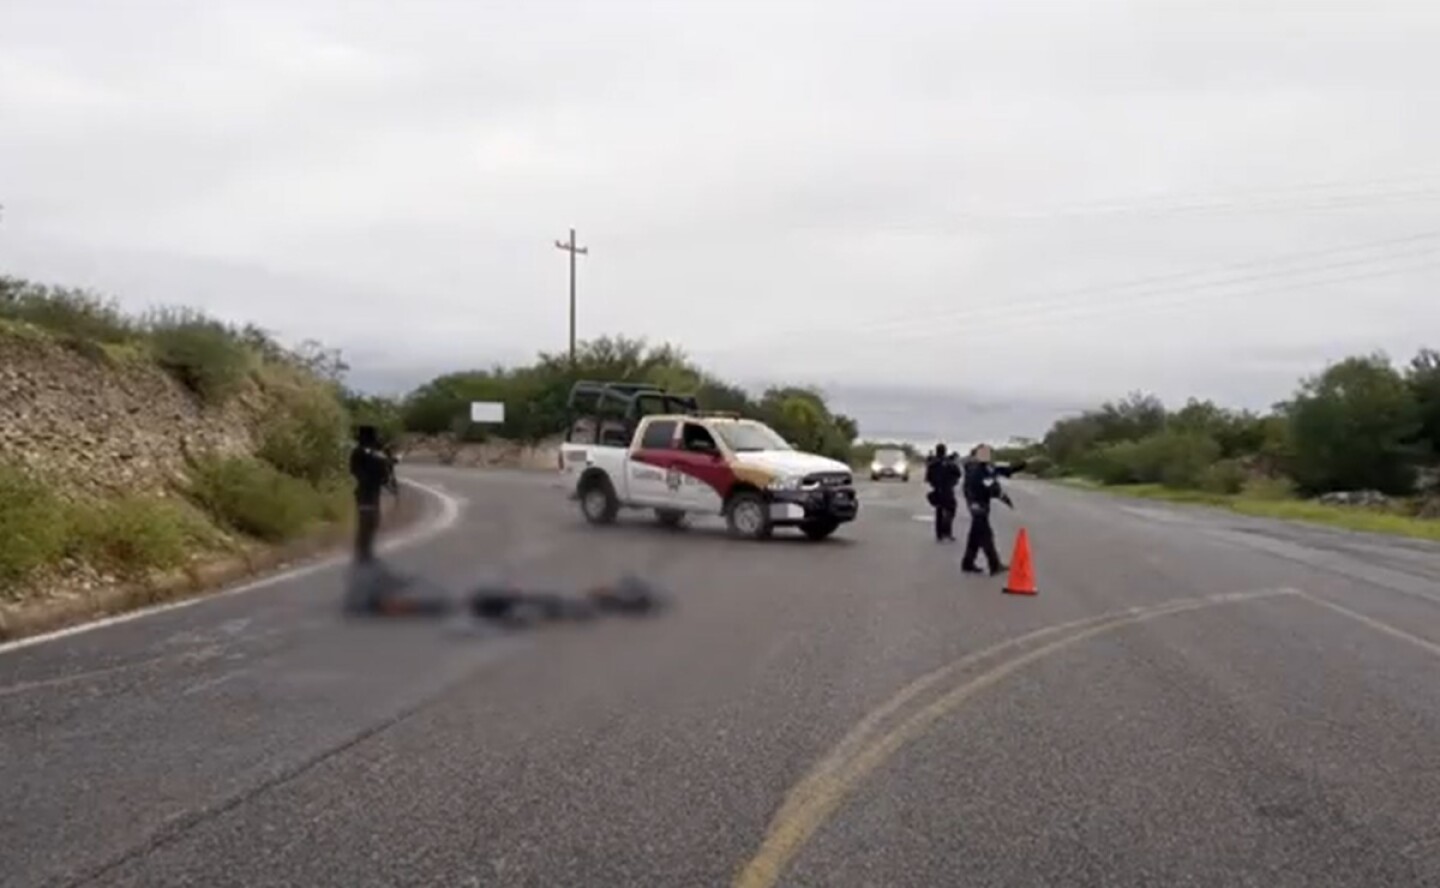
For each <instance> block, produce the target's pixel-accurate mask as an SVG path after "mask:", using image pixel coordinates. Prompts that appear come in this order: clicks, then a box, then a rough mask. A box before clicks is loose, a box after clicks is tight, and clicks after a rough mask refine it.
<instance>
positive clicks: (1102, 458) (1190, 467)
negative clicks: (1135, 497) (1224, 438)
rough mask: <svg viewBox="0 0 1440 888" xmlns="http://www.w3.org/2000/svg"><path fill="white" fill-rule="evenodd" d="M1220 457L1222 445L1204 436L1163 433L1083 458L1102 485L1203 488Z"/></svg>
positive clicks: (1123, 443) (1087, 470) (1087, 471)
mask: <svg viewBox="0 0 1440 888" xmlns="http://www.w3.org/2000/svg"><path fill="white" fill-rule="evenodd" d="M1219 457H1220V446H1219V445H1218V444H1216V443H1215V441H1214V440H1213V439H1211V438H1209V437H1206V436H1204V435H1196V434H1189V433H1185V432H1161V433H1160V434H1158V435H1151V436H1149V437H1148V438H1142V439H1140V440H1139V441H1120V442H1117V443H1115V444H1109V445H1106V446H1104V447H1101V448H1099V449H1097V450H1095V451H1092V452H1091V453H1090V455H1089V457H1088V458H1086V459H1084V460H1082V463H1081V465H1082V469H1083V471H1084V472H1085V474H1087V475H1089V476H1091V477H1093V478H1094V479H1095V480H1097V481H1099V482H1100V483H1101V484H1111V485H1113V484H1163V485H1164V486H1166V487H1169V488H1172V489H1178V490H1193V489H1197V488H1199V487H1200V484H1201V480H1202V478H1203V477H1204V475H1205V472H1206V471H1207V470H1208V469H1209V468H1210V467H1211V466H1212V465H1214V464H1215V462H1216V461H1217V460H1218V459H1219Z"/></svg>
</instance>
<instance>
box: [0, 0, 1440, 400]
mask: <svg viewBox="0 0 1440 888" xmlns="http://www.w3.org/2000/svg"><path fill="white" fill-rule="evenodd" d="M1437 46H1440V3H1436V2H1433V0H1416V2H1409V3H1401V2H1388V3H1387V2H1375V0H1371V2H1358V0H1357V2H1339V0H1328V2H1293V3H1279V2H1268V0H1240V2H1219V0H1204V2H1182V0H1110V2H1106V0H1086V2H1053V3H1034V2H1023V0H1020V2H1000V0H991V2H984V3H975V2H962V0H954V2H948V3H944V2H936V3H904V2H888V3H881V2H878V0H877V2H866V3H854V2H843V0H822V2H785V0H775V2H766V3H759V2H754V3H747V2H737V0H727V2H713V3H711V2H705V3H700V2H682V0H674V2H659V0H656V2H625V0H606V2H592V3H584V4H582V3H578V2H573V3H571V2H566V3H562V2H546V0H530V2H504V3H502V2H485V0H476V2H459V0H457V2H423V0H406V2H404V3H401V2H398V0H395V2H386V3H380V2H362V0H335V2H321V0H288V2H258V0H246V2H221V0H204V2H200V0H195V2H188V3H179V2H175V3H164V2H158V0H151V2H138V0H129V2H121V0H108V2H89V3H79V2H67V0H0V202H3V204H4V215H3V217H0V270H7V271H9V272H11V273H17V274H20V275H24V276H29V277H35V278H42V279H46V280H53V281H59V282H68V283H74V284H81V285H87V286H92V287H96V288H100V289H103V290H105V291H107V292H111V293H114V294H115V295H117V296H118V297H120V298H121V299H122V301H123V302H125V303H126V304H127V305H131V306H135V307H144V306H146V305H148V304H151V303H157V302H183V303H188V304H192V305H197V306H202V307H204V308H206V309H208V310H210V311H212V312H214V313H216V314H218V315H221V316H223V317H227V318H233V319H245V320H254V321H257V322H259V323H261V324H262V325H264V326H268V327H270V328H272V329H274V330H276V331H277V332H279V333H280V334H281V335H282V336H284V337H286V338H289V339H292V340H298V339H301V338H305V337H316V338H320V339H323V340H325V341H326V342H327V343H329V344H333V345H337V346H340V347H342V348H344V349H345V350H346V352H347V353H348V354H349V355H350V357H351V360H352V362H353V363H354V364H355V379H356V381H357V382H360V383H362V384H365V385H370V386H378V387H384V388H397V387H399V388H404V387H406V386H408V385H410V384H413V383H415V382H417V381H419V380H421V379H423V378H425V377H427V376H428V375H431V374H433V373H435V372H437V371H440V370H446V369H456V368H461V367H464V366H471V365H479V366H484V365H488V364H490V363H492V362H494V361H508V360H516V359H524V358H527V357H528V356H530V355H532V354H533V353H534V352H535V351H536V350H539V349H547V350H560V349H563V348H564V346H565V342H566V335H567V333H566V317H567V315H566V311H567V309H566V289H565V288H566V258H565V254H564V253H562V252H560V251H559V250H557V249H555V247H554V241H555V239H556V238H563V237H564V235H565V232H566V229H567V228H569V227H570V226H572V225H573V226H575V227H576V228H578V229H579V236H580V240H581V243H582V244H584V245H587V246H588V247H589V248H590V254H589V255H588V256H585V257H582V258H581V260H580V313H579V315H580V325H579V326H580V336H581V337H582V338H585V337H590V336H594V335H597V334H601V333H613V332H623V333H626V334H629V335H644V336H647V337H649V338H651V339H654V340H661V339H669V340H673V341H676V342H679V343H681V344H683V345H684V347H686V348H687V349H688V350H689V351H690V352H691V353H692V354H693V355H694V356H695V357H697V358H700V359H702V360H703V361H705V362H706V363H707V364H708V365H709V366H711V367H713V368H715V369H716V370H718V371H721V372H722V373H724V374H726V375H728V376H731V377H732V378H739V379H742V380H747V381H761V380H770V379H786V380H789V379H795V380H799V381H812V382H820V383H825V384H830V385H834V386H838V387H840V388H843V389H856V388H866V387H879V388H887V389H888V388H896V387H898V388H905V387H911V386H922V385H933V384H941V385H945V386H950V387H953V388H954V389H956V390H958V391H961V392H962V393H964V397H965V398H968V399H969V401H970V402H978V401H983V402H985V403H989V404H992V405H993V403H994V402H1003V403H1011V404H1021V405H1031V406H1033V407H1034V408H1035V409H1037V410H1039V411H1041V412H1044V411H1045V410H1052V409H1062V408H1063V407H1065V406H1068V405H1072V404H1079V403H1085V402H1088V401H1091V400H1094V399H1098V398H1103V397H1108V396H1112V395H1117V394H1122V393H1124V392H1125V391H1127V390H1130V389H1134V388H1145V389H1148V390H1151V391H1155V392H1157V393H1159V394H1160V395H1162V396H1163V397H1165V398H1166V399H1167V400H1174V401H1183V399H1184V398H1185V397H1186V396H1188V395H1191V394H1196V395H1201V396H1208V397H1215V398H1220V399H1224V400H1226V401H1229V402H1232V403H1239V404H1246V405H1250V406H1265V405H1268V404H1269V403H1271V402H1272V401H1274V400H1276V399H1277V398H1279V397H1282V396H1284V395H1286V394H1287V393H1288V392H1289V391H1290V389H1291V388H1292V387H1293V383H1294V380H1295V379H1296V378H1297V377H1298V376H1300V375H1301V374H1303V373H1306V372H1309V371H1312V370H1315V369H1319V367H1321V366H1323V364H1324V363H1325V361H1326V360H1328V359H1333V358H1336V357H1339V356H1343V355H1345V354H1349V353H1354V352H1357V351H1369V350H1373V349H1384V350H1387V351H1389V352H1390V353H1391V354H1392V355H1393V356H1395V357H1396V358H1397V359H1406V360H1408V358H1409V357H1410V355H1411V354H1413V352H1414V351H1415V350H1416V349H1417V348H1418V347H1419V346H1420V345H1422V340H1423V339H1425V337H1427V336H1428V337H1429V340H1430V342H1429V344H1431V345H1437V346H1440V297H1437V289H1440V288H1437V286H1436V285H1437V284H1440V52H1437V50H1436V47H1437ZM881 400H883V396H882V398H881Z"/></svg>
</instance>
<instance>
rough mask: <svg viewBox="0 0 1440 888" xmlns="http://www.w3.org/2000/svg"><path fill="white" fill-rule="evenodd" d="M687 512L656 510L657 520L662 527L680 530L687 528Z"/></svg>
mask: <svg viewBox="0 0 1440 888" xmlns="http://www.w3.org/2000/svg"><path fill="white" fill-rule="evenodd" d="M685 518H686V515H685V512H684V511H683V510H681V509H656V510H655V520H656V521H658V522H660V526H661V527H668V528H671V529H672V530H679V529H681V528H683V527H684V526H685Z"/></svg>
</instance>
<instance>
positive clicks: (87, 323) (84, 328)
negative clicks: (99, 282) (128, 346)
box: [0, 278, 140, 343]
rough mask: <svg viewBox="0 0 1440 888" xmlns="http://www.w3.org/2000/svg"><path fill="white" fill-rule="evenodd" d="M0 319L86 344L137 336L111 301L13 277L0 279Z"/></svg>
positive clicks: (132, 326) (133, 326)
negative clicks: (24, 324)
mask: <svg viewBox="0 0 1440 888" xmlns="http://www.w3.org/2000/svg"><path fill="white" fill-rule="evenodd" d="M0 317H6V318H10V319H12V320H16V321H24V322H25V323H28V324H34V325H35V326H37V327H42V328H44V329H46V330H50V331H52V332H55V333H59V334H62V335H64V336H66V337H69V338H72V339H78V340H83V341H88V342H112V343H113V342H128V341H131V340H133V339H136V338H138V337H139V335H140V330H139V329H138V327H137V325H136V324H135V322H134V321H132V320H131V319H130V318H128V317H126V316H125V314H124V313H123V312H121V310H120V306H119V305H118V304H116V303H115V302H114V301H113V300H108V299H101V298H100V297H99V296H96V295H95V294H93V293H89V292H86V291H84V290H73V289H68V288H64V287H45V286H41V285H39V284H31V283H28V282H26V281H21V280H17V279H15V278H3V279H0Z"/></svg>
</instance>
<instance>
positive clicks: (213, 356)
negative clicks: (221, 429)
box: [147, 309, 251, 404]
mask: <svg viewBox="0 0 1440 888" xmlns="http://www.w3.org/2000/svg"><path fill="white" fill-rule="evenodd" d="M147 327H148V329H149V332H150V340H151V348H152V350H153V351H154V354H155V361H156V363H158V364H159V365H160V366H161V367H163V368H164V369H165V370H166V371H167V372H169V373H170V375H172V376H174V377H175V379H176V380H178V381H179V382H180V384H181V385H183V386H185V387H186V388H188V389H190V391H192V392H194V393H195V394H196V395H198V396H199V397H200V399H201V400H203V401H205V402H206V403H209V404H219V403H222V402H223V401H225V400H226V399H227V398H229V397H230V396H231V395H233V394H234V393H235V392H236V391H237V390H239V388H240V387H241V385H242V384H243V383H244V382H245V379H246V376H247V375H248V374H249V372H250V366H251V354H250V351H249V349H247V348H246V347H245V345H244V344H243V343H242V342H241V341H240V339H239V337H238V336H237V335H236V334H235V333H234V332H233V331H231V330H230V328H229V327H227V326H225V325H224V324H222V323H220V322H219V321H217V320H214V319H212V318H209V317H206V316H205V315H204V314H201V313H200V312H196V311H192V310H190V309H163V310H161V311H159V312H156V313H154V314H152V315H151V316H150V318H149V320H148V322H147Z"/></svg>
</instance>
